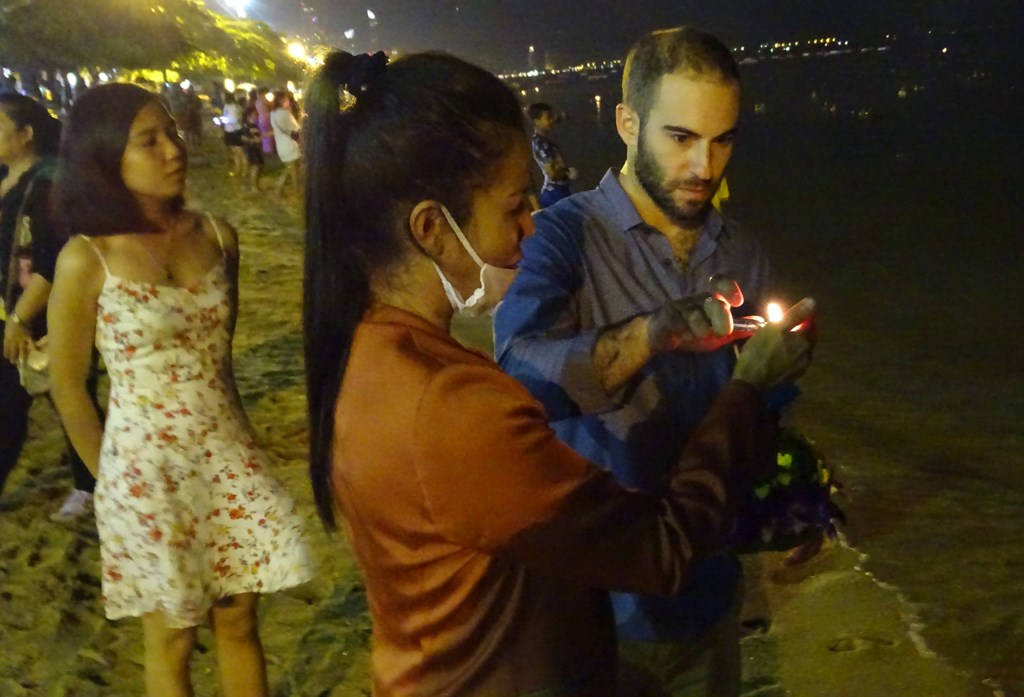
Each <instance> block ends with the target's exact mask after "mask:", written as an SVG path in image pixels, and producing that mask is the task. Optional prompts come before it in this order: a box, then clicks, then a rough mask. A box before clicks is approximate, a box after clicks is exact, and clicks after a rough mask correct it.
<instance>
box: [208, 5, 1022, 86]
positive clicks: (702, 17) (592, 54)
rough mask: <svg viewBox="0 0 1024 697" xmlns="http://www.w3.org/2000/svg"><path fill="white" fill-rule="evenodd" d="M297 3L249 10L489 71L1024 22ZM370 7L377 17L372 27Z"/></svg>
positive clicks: (954, 8) (788, 11) (1013, 16)
mask: <svg viewBox="0 0 1024 697" xmlns="http://www.w3.org/2000/svg"><path fill="white" fill-rule="evenodd" d="M214 4H215V3H214ZM300 6H301V2H300V1H299V0H250V9H249V13H250V16H252V17H254V18H256V19H262V20H264V21H267V22H268V23H269V24H271V25H272V26H273V27H274V28H275V29H277V30H278V31H281V32H284V33H289V34H290V33H294V32H300V33H302V34H306V35H308V34H311V33H312V30H313V28H314V27H318V28H319V29H320V30H321V31H322V32H324V33H325V34H326V35H327V36H328V37H330V39H331V43H334V44H339V43H340V42H342V41H343V38H342V33H343V32H344V31H345V30H346V29H350V28H352V29H355V32H356V33H355V38H354V40H353V41H352V42H351V43H350V44H349V45H348V46H345V47H346V48H349V49H354V50H359V51H365V50H371V49H374V48H382V49H385V50H388V49H392V48H396V49H399V50H403V51H415V50H423V49H444V50H446V51H449V52H451V53H454V54H456V55H460V56H463V57H465V58H468V59H470V60H474V61H476V62H478V63H480V64H482V65H484V66H487V67H489V68H491V69H496V70H507V69H522V68H525V67H526V64H527V49H528V47H529V46H530V45H531V44H532V45H534V46H535V47H536V50H537V61H538V63H539V64H543V62H544V59H545V56H547V57H548V58H549V59H551V60H553V62H555V63H556V64H559V65H566V64H570V63H575V62H580V61H585V60H601V59H606V58H617V57H621V56H622V55H623V53H624V52H625V51H626V49H627V48H628V47H629V45H630V44H631V43H632V41H633V40H634V39H635V38H636V37H638V36H639V35H641V34H642V33H644V32H646V31H648V30H650V29H653V28H657V27H665V26H674V25H677V24H683V23H692V24H696V25H698V26H701V27H702V28H705V29H708V30H710V31H712V32H713V33H715V34H717V35H718V36H720V37H721V38H723V39H724V40H725V41H726V43H728V44H730V45H740V44H744V43H758V42H762V41H769V40H772V41H775V40H788V39H801V38H811V37H814V36H824V35H832V36H837V37H841V38H849V39H857V38H860V37H866V38H871V37H876V36H878V35H879V34H885V33H887V32H890V31H897V32H899V31H907V30H910V29H912V28H914V27H915V26H916V27H922V26H923V27H937V28H951V27H956V26H961V27H963V26H977V25H988V24H998V25H1006V24H1008V23H1016V24H1018V25H1022V24H1024V20H1022V16H1024V10H1022V6H1024V3H1022V2H1021V0H681V1H676V2H672V1H671V0H624V1H623V0H615V1H612V0H604V1H596V0H591V1H589V2H588V1H586V0H547V1H544V0H464V1H460V0H306V6H307V7H309V8H310V9H312V10H313V11H312V12H305V13H303V12H302V10H301V7H300ZM368 8H369V9H372V10H373V12H374V13H375V14H376V16H377V23H378V24H377V26H376V28H374V29H371V28H370V27H369V22H368V19H367V15H366V10H367V9H368ZM313 16H316V17H317V18H318V22H317V23H316V24H314V23H313V22H312V21H311V18H312V17H313ZM374 34H375V35H374Z"/></svg>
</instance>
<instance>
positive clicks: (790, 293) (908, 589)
mask: <svg viewBox="0 0 1024 697" xmlns="http://www.w3.org/2000/svg"><path fill="white" fill-rule="evenodd" d="M875 48H877V47H873V48H872V50H869V51H863V52H862V51H860V50H859V48H858V49H857V50H855V51H853V52H851V53H847V54H843V55H833V56H812V57H794V58H790V59H787V60H763V61H760V62H757V63H751V64H745V65H743V66H742V69H743V76H744V81H745V87H744V90H745V92H744V99H745V104H744V109H743V116H742V120H741V124H740V137H739V140H738V141H737V145H736V149H735V152H734V155H733V160H732V162H731V163H730V166H729V169H728V179H729V185H730V189H731V192H732V199H731V202H730V209H729V212H730V214H732V215H733V216H734V217H736V218H738V219H740V220H742V221H743V222H745V223H747V224H748V225H749V226H750V227H752V228H753V229H755V230H756V231H758V232H759V233H760V235H761V236H762V237H763V239H764V240H765V243H766V245H767V247H768V249H769V252H770V254H771V257H772V259H773V262H774V264H775V266H776V269H777V271H778V275H779V276H780V278H781V281H782V287H783V289H784V292H785V294H786V296H787V297H786V298H785V299H787V300H795V299H797V298H799V297H801V296H803V295H813V296H815V297H816V298H817V299H818V301H819V304H820V338H819V345H818V348H817V351H816V354H815V365H814V366H813V367H812V369H811V371H810V372H809V373H808V375H807V376H806V377H805V378H804V380H803V381H802V385H803V388H804V395H803V397H802V398H801V402H800V404H799V407H798V419H799V423H800V425H801V426H802V427H803V429H804V430H805V432H807V433H808V434H809V435H811V436H812V437H813V438H814V439H815V440H816V441H817V442H818V443H819V445H821V446H822V447H823V448H824V449H825V451H826V452H827V454H828V455H829V457H830V459H831V461H832V463H833V465H834V466H835V467H836V468H838V470H839V471H840V472H841V476H842V478H843V480H844V481H845V483H846V485H847V489H846V499H845V502H844V504H843V505H844V507H845V508H846V510H847V513H848V515H849V517H850V523H849V525H848V527H847V529H846V533H847V535H848V538H849V541H850V542H851V543H852V544H853V545H854V546H855V547H856V548H857V549H859V550H860V551H862V552H863V553H864V554H865V555H866V561H865V566H866V568H867V569H868V570H869V571H871V572H872V573H874V574H875V576H876V577H877V578H878V579H879V581H881V582H882V583H885V584H889V585H891V586H893V587H894V588H896V589H897V590H898V591H899V592H900V593H901V595H902V596H903V597H904V598H905V600H906V601H907V608H908V612H910V613H911V614H912V615H913V616H914V617H915V621H917V622H919V623H920V629H921V635H922V637H923V639H924V641H925V642H926V644H927V646H928V648H929V649H930V650H932V651H934V652H936V653H938V654H940V655H942V656H945V657H946V658H947V659H948V660H949V661H950V662H951V663H952V664H953V665H954V666H955V667H957V668H958V669H960V670H962V671H964V672H965V673H967V674H969V675H971V676H972V677H973V678H974V679H975V681H976V682H977V683H978V685H979V692H978V694H979V695H981V694H987V695H992V694H1000V692H1001V693H1002V694H1004V695H1024V660H1022V659H1024V455H1022V448H1024V429H1022V425H1021V424H1022V420H1024V397H1022V394H1024V302H1022V301H1021V297H1022V290H1024V270H1022V266H1024V244H1022V242H1021V238H1022V236H1024V173H1022V169H1024V128H1022V125H1021V119H1022V118H1024V108H1022V106H1024V99H1022V93H1021V88H1022V86H1024V85H1022V81H1021V79H1020V78H1021V77H1022V75H1021V71H1020V70H1019V65H1020V60H1019V57H1018V54H1017V51H1016V49H1014V48H1013V46H1012V44H1011V41H1010V37H1009V35H1007V34H1000V33H998V32H995V31H991V30H989V31H984V30H982V31H977V32H973V33H970V34H961V35H957V36H950V35H945V36H928V35H925V34H922V35H920V36H916V37H910V38H907V39H906V40H904V41H902V42H901V43H899V44H894V45H892V46H891V47H890V48H888V49H887V50H884V51H877V50H874V49H875ZM943 48H946V49H947V50H946V52H945V53H943V52H942V49H943ZM1013 66H1018V67H1013ZM518 87H520V88H522V89H524V90H526V91H527V94H526V95H525V96H524V99H525V100H526V101H534V100H544V101H548V102H551V103H552V104H554V105H555V106H556V108H557V109H560V110H564V111H565V112H566V115H567V116H568V120H567V121H566V122H564V123H563V124H561V125H560V126H559V128H558V130H557V131H556V132H555V134H554V138H555V140H556V141H557V142H558V143H559V144H560V145H561V147H562V149H563V150H564V152H565V155H566V157H567V159H568V161H569V163H570V164H572V165H575V166H576V167H578V168H579V169H580V171H581V176H580V181H579V184H580V187H579V188H586V187H590V186H593V185H594V184H595V183H596V182H597V180H598V179H599V178H600V177H601V175H602V174H603V173H604V171H605V170H606V169H607V168H608V167H609V166H616V167H617V166H619V165H620V164H621V162H622V160H623V157H624V148H623V146H622V145H621V143H620V141H619V140H618V137H617V135H616V134H615V131H614V121H613V118H614V105H615V104H616V102H617V101H618V99H619V86H618V76H617V75H610V76H609V77H607V78H605V79H586V78H578V79H572V80H566V79H563V80H559V81H551V80H543V79H537V80H533V81H523V82H521V83H519V84H518ZM595 96H599V97H600V98H601V99H600V108H598V106H597V104H596V102H595V99H594V98H595Z"/></svg>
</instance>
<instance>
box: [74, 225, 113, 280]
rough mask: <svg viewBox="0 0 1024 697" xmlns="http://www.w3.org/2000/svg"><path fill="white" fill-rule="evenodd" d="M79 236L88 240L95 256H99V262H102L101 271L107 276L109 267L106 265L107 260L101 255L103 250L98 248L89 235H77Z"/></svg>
mask: <svg viewBox="0 0 1024 697" xmlns="http://www.w3.org/2000/svg"><path fill="white" fill-rule="evenodd" d="M79 237H81V238H82V239H83V240H85V241H86V242H88V243H89V246H90V247H92V251H94V252H96V256H97V257H99V260H100V263H101V264H103V272H104V273H105V274H106V275H108V276H109V275H110V267H109V266H107V260H106V259H105V258H104V257H103V252H101V251H100V248H99V247H97V246H96V243H95V242H93V241H92V238H91V237H88V236H86V235H79Z"/></svg>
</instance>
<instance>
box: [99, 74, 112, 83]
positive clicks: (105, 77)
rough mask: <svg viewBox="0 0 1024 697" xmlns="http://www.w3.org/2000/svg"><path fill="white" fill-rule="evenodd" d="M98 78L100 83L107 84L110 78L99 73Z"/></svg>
mask: <svg viewBox="0 0 1024 697" xmlns="http://www.w3.org/2000/svg"><path fill="white" fill-rule="evenodd" d="M99 78H100V82H107V81H109V80H110V76H109V75H107V74H106V73H100V74H99Z"/></svg>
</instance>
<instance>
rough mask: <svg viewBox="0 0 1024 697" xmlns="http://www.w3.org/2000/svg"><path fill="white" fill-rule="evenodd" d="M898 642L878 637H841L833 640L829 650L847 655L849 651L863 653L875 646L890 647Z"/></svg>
mask: <svg viewBox="0 0 1024 697" xmlns="http://www.w3.org/2000/svg"><path fill="white" fill-rule="evenodd" d="M895 645H896V642H895V641H892V640H891V639H885V638H883V637H877V636H840V637H836V638H835V639H833V640H832V643H831V644H829V645H828V650H829V651H832V652H833V653H845V652H847V651H863V650H864V649H870V648H871V647H873V646H881V647H890V646H895Z"/></svg>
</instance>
